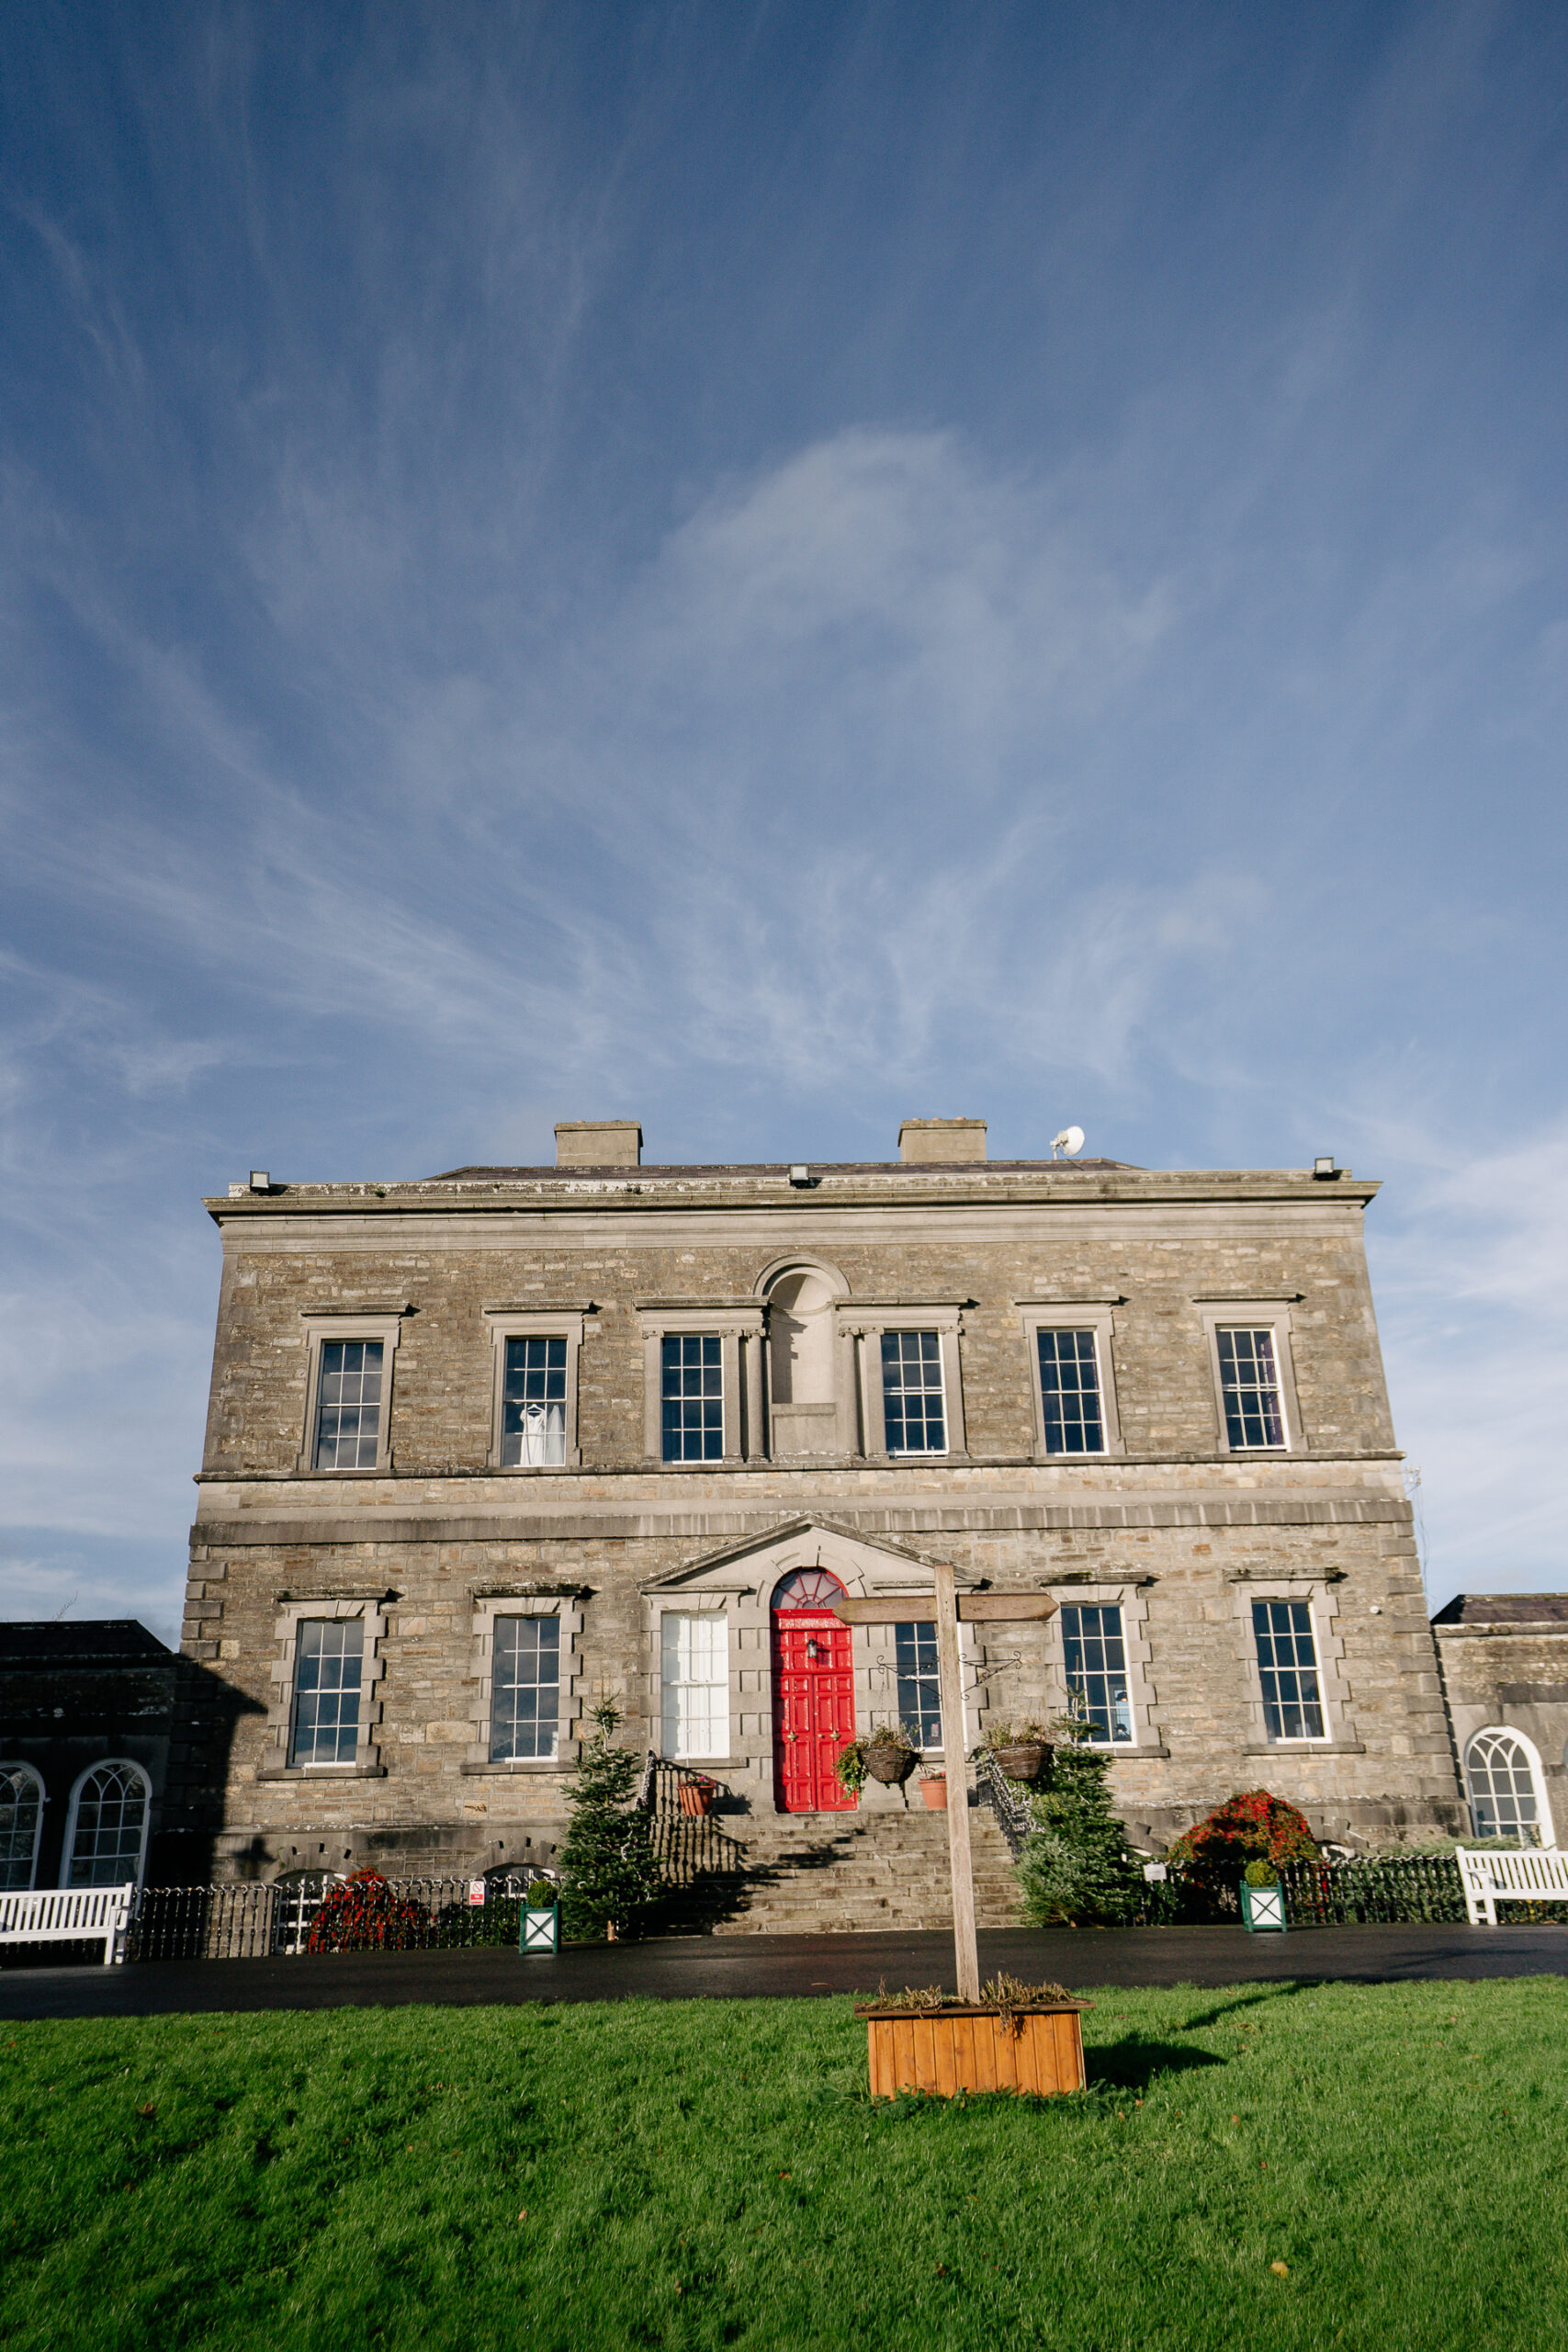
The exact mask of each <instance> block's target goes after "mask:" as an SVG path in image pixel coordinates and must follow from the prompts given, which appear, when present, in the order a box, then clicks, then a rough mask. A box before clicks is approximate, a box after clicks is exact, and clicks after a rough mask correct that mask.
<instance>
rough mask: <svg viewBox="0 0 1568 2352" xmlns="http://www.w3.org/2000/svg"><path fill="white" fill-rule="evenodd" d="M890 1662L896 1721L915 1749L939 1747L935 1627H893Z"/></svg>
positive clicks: (940, 1715) (940, 1736)
mask: <svg viewBox="0 0 1568 2352" xmlns="http://www.w3.org/2000/svg"><path fill="white" fill-rule="evenodd" d="M893 1663H894V1666H895V1668H897V1679H898V1720H899V1722H900V1723H901V1724H903V1726H904V1729H905V1730H906V1731H907V1732H908V1735H909V1737H910V1738H911V1739H912V1740H913V1741H914V1743H915V1745H916V1747H941V1746H942V1691H941V1688H940V1684H939V1680H938V1674H937V1658H936V1627H935V1626H934V1625H895V1626H894V1628H893Z"/></svg>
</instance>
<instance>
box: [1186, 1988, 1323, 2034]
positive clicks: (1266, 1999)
mask: <svg viewBox="0 0 1568 2352" xmlns="http://www.w3.org/2000/svg"><path fill="white" fill-rule="evenodd" d="M1322 1990H1323V1986H1322V1985H1321V1984H1319V1983H1317V1982H1315V1981H1314V1979H1313V1978H1311V1977H1304V1978H1298V1977H1289V1978H1287V1979H1285V1980H1284V1981H1283V1982H1282V1983H1276V1984H1272V1985H1249V1986H1248V1987H1247V1991H1246V1992H1245V1993H1237V1994H1236V1995H1235V1996H1234V1997H1233V1998H1232V1999H1231V2000H1228V2001H1215V2002H1214V2003H1213V2006H1212V2007H1209V2008H1206V2009H1202V2010H1201V2011H1200V2012H1199V2014H1198V2015H1197V2016H1196V2017H1192V2018H1183V2019H1182V2021H1181V2030H1182V2032H1183V2033H1201V2032H1202V2031H1203V2030H1205V2029H1206V2028H1207V2027H1209V2026H1214V2025H1221V2024H1223V2023H1224V2020H1225V2018H1228V2017H1234V2016H1235V2012H1236V2011H1237V2010H1238V2009H1257V2008H1265V2007H1268V2006H1269V2003H1270V2002H1272V2001H1293V2000H1294V1999H1295V1998H1296V1997H1297V1996H1298V1995H1299V1994H1302V1993H1321V1992H1322Z"/></svg>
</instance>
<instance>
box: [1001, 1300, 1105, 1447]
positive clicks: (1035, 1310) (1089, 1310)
mask: <svg viewBox="0 0 1568 2352" xmlns="http://www.w3.org/2000/svg"><path fill="white" fill-rule="evenodd" d="M1015 1304H1016V1305H1017V1307H1018V1315H1019V1321H1020V1322H1021V1325H1022V1327H1023V1343H1024V1346H1025V1347H1026V1349H1027V1350H1028V1351H1029V1395H1030V1401H1031V1403H1032V1406H1033V1408H1034V1458H1035V1460H1036V1461H1037V1462H1048V1463H1050V1464H1051V1465H1052V1467H1053V1468H1055V1467H1056V1466H1057V1465H1058V1464H1072V1463H1074V1462H1105V1461H1109V1460H1110V1459H1111V1457H1112V1456H1114V1455H1117V1454H1123V1453H1126V1451H1127V1448H1126V1445H1125V1443H1124V1442H1123V1440H1122V1415H1121V1411H1120V1409H1119V1408H1118V1406H1117V1402H1116V1364H1115V1353H1114V1350H1113V1348H1112V1346H1111V1341H1112V1340H1113V1339H1114V1337H1115V1332H1116V1318H1115V1315H1114V1312H1113V1309H1114V1308H1115V1307H1117V1306H1120V1305H1121V1304H1122V1302H1121V1300H1120V1299H1119V1298H1117V1299H1106V1298H1101V1299H1100V1300H1098V1301H1097V1300H1093V1299H1049V1300H1040V1299H1027V1298H1025V1299H1019V1300H1017V1301H1016V1302H1015ZM1042 1331H1091V1332H1092V1333H1093V1334H1094V1366H1095V1372H1096V1374H1097V1376H1098V1378H1099V1382H1100V1426H1101V1428H1102V1430H1103V1431H1104V1434H1105V1442H1104V1444H1103V1445H1102V1446H1101V1447H1100V1451H1099V1453H1047V1452H1046V1451H1045V1397H1044V1393H1043V1389H1042V1386H1041V1380H1040V1334H1041V1332H1042Z"/></svg>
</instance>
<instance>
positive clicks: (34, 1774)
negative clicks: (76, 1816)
mask: <svg viewBox="0 0 1568 2352" xmlns="http://www.w3.org/2000/svg"><path fill="white" fill-rule="evenodd" d="M89 1769H91V1768H89ZM13 1772H25V1773H26V1774H27V1776H28V1780H29V1781H31V1782H32V1784H33V1786H34V1788H35V1789H36V1790H37V1791H38V1814H37V1818H36V1819H35V1821H34V1823H33V1850H32V1852H31V1854H30V1855H29V1856H28V1883H27V1885H26V1886H19V1887H12V1888H11V1889H10V1890H9V1892H10V1893H11V1894H31V1892H32V1890H33V1888H34V1887H35V1886H36V1885H37V1883H38V1858H39V1851H40V1850H41V1849H42V1846H43V1809H44V1807H45V1805H46V1804H48V1803H49V1792H48V1791H47V1789H46V1788H45V1787H44V1784H43V1774H42V1773H41V1772H40V1771H39V1769H38V1766H37V1765H36V1764H29V1763H28V1760H27V1758H26V1757H23V1756H13V1757H9V1758H6V1757H0V1780H6V1779H8V1778H9V1777H10V1775H11V1774H12V1773H13Z"/></svg>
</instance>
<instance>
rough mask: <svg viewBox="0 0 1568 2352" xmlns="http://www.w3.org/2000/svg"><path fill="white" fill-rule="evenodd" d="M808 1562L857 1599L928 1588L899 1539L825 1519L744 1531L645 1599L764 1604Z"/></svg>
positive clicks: (924, 1568)
mask: <svg viewBox="0 0 1568 2352" xmlns="http://www.w3.org/2000/svg"><path fill="white" fill-rule="evenodd" d="M811 1567H822V1568H827V1569H829V1571H830V1572H831V1574H832V1575H834V1576H835V1577H837V1578H838V1579H839V1582H840V1584H841V1585H842V1586H843V1588H844V1589H845V1591H846V1592H849V1593H852V1594H854V1595H855V1596H856V1597H857V1598H860V1599H865V1600H871V1599H874V1597H875V1595H876V1594H878V1593H882V1592H888V1593H892V1592H929V1591H930V1590H931V1568H930V1566H928V1564H927V1563H926V1562H925V1561H924V1560H922V1559H921V1558H919V1555H917V1554H915V1553H913V1552H907V1551H906V1550H905V1549H904V1548H903V1546H902V1545H901V1544H889V1543H886V1542H885V1541H882V1540H880V1539H878V1538H875V1537H867V1536H864V1535H857V1534H855V1533H853V1532H852V1531H851V1530H849V1529H847V1528H843V1527H839V1526H836V1525H835V1524H834V1523H833V1521H830V1520H825V1519H795V1520H788V1521H784V1522H782V1523H781V1524H780V1525H779V1526H777V1527H774V1528H770V1529H768V1530H767V1531H766V1532H763V1533H762V1534H760V1535H751V1536H747V1537H746V1538H745V1539H744V1540H743V1541H742V1542H740V1543H738V1544H726V1545H724V1547H723V1548H722V1549H721V1550H719V1551H716V1552H709V1553H706V1554H705V1555H703V1557H701V1558H700V1559H695V1560H691V1561H688V1562H686V1563H685V1564H684V1565H683V1566H681V1567H679V1568H674V1569H672V1570H671V1572H670V1573H669V1574H668V1575H667V1576H662V1577H658V1578H656V1579H655V1580H654V1581H653V1582H652V1583H650V1584H647V1585H644V1587H643V1588H642V1589H643V1591H644V1592H645V1593H646V1594H648V1595H649V1598H652V1597H653V1596H655V1595H657V1596H659V1597H660V1598H661V1599H666V1600H672V1599H673V1598H674V1597H675V1596H676V1595H677V1594H680V1593H682V1592H685V1593H690V1594H692V1595H693V1596H695V1595H697V1594H700V1593H705V1592H711V1593H713V1594H715V1595H717V1594H719V1593H726V1594H732V1595H734V1596H735V1597H736V1598H737V1599H739V1598H742V1597H744V1598H746V1599H749V1600H753V1601H754V1602H755V1603H757V1604H758V1605H760V1606H761V1607H762V1608H766V1606H767V1602H768V1597H769V1595H770V1594H771V1592H772V1591H773V1587H774V1585H775V1584H777V1583H778V1582H779V1581H780V1580H781V1578H783V1577H786V1576H789V1575H791V1574H792V1573H793V1572H794V1570H795V1569H796V1568H811ZM960 1581H961V1582H964V1583H969V1582H972V1581H973V1579H972V1578H969V1577H963V1578H961V1579H960Z"/></svg>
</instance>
